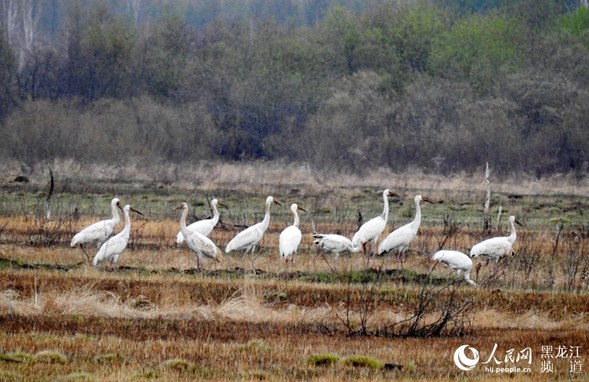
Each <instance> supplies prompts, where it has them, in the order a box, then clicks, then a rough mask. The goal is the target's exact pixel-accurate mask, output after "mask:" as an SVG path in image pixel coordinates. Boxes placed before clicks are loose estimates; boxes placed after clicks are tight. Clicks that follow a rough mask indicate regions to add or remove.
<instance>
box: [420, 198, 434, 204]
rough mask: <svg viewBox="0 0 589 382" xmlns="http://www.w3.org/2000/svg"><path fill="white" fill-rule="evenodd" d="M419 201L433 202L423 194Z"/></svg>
mask: <svg viewBox="0 0 589 382" xmlns="http://www.w3.org/2000/svg"><path fill="white" fill-rule="evenodd" d="M421 201H422V202H426V203H430V204H434V202H432V201H431V200H429V199H428V198H426V197H425V196H422V197H421Z"/></svg>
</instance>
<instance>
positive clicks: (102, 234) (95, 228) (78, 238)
mask: <svg viewBox="0 0 589 382" xmlns="http://www.w3.org/2000/svg"><path fill="white" fill-rule="evenodd" d="M119 209H121V202H120V201H119V199H118V198H113V199H112V200H111V202H110V210H111V212H112V219H106V220H101V221H99V222H96V223H94V224H91V225H89V226H88V227H86V228H84V229H83V230H81V231H80V232H78V233H77V234H75V235H74V237H73V238H72V241H71V242H70V247H75V246H77V245H79V246H80V248H82V250H83V251H84V254H85V255H86V258H87V259H88V261H90V256H89V255H88V252H86V249H85V248H84V244H91V243H94V244H96V248H100V246H101V245H102V243H104V242H105V241H106V239H108V238H109V237H110V235H112V232H113V230H114V229H115V227H116V226H117V225H118V224H119V221H121V217H120V215H119V211H118V210H119Z"/></svg>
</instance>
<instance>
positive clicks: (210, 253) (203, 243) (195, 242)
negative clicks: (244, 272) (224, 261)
mask: <svg viewBox="0 0 589 382" xmlns="http://www.w3.org/2000/svg"><path fill="white" fill-rule="evenodd" d="M175 209H176V210H179V209H182V215H181V216H180V232H182V234H183V235H184V242H185V243H186V245H187V246H188V248H190V249H191V250H192V251H193V252H194V253H196V261H197V267H198V269H202V261H203V259H204V258H205V257H208V258H210V259H213V260H216V261H218V262H221V258H222V255H221V250H220V249H219V248H218V247H217V246H216V245H215V243H213V241H212V240H211V239H209V238H208V237H206V236H205V235H203V234H201V233H200V232H198V231H191V230H189V229H188V227H187V226H186V217H187V216H188V204H187V203H182V204H180V205H179V206H178V207H177V208H175Z"/></svg>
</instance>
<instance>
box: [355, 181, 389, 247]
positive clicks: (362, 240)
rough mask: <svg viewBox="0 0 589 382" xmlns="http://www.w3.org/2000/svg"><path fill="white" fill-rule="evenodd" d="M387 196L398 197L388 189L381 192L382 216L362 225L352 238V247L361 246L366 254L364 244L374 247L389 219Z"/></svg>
mask: <svg viewBox="0 0 589 382" xmlns="http://www.w3.org/2000/svg"><path fill="white" fill-rule="evenodd" d="M389 196H398V195H397V194H395V193H393V192H391V191H389V189H388V188H387V189H386V190H384V191H383V193H382V198H383V201H384V208H383V210H382V214H380V216H377V217H374V218H372V219H370V220H368V221H367V222H366V223H364V224H362V226H361V227H360V229H358V231H357V232H356V233H355V234H354V236H353V237H352V245H353V246H354V247H359V246H360V245H362V247H363V248H364V252H366V243H370V244H371V245H372V246H374V245H376V242H377V241H378V237H379V236H380V234H381V233H382V232H383V231H384V229H385V227H386V225H387V220H388V218H389V199H388V197H389Z"/></svg>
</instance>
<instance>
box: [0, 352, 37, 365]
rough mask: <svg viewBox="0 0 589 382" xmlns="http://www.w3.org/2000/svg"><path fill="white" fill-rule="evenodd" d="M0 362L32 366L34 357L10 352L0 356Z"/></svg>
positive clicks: (23, 353)
mask: <svg viewBox="0 0 589 382" xmlns="http://www.w3.org/2000/svg"><path fill="white" fill-rule="evenodd" d="M0 361H3V362H14V363H27V364H32V363H35V357H34V356H33V355H32V354H29V353H25V352H20V351H19V352H10V353H4V354H0Z"/></svg>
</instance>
